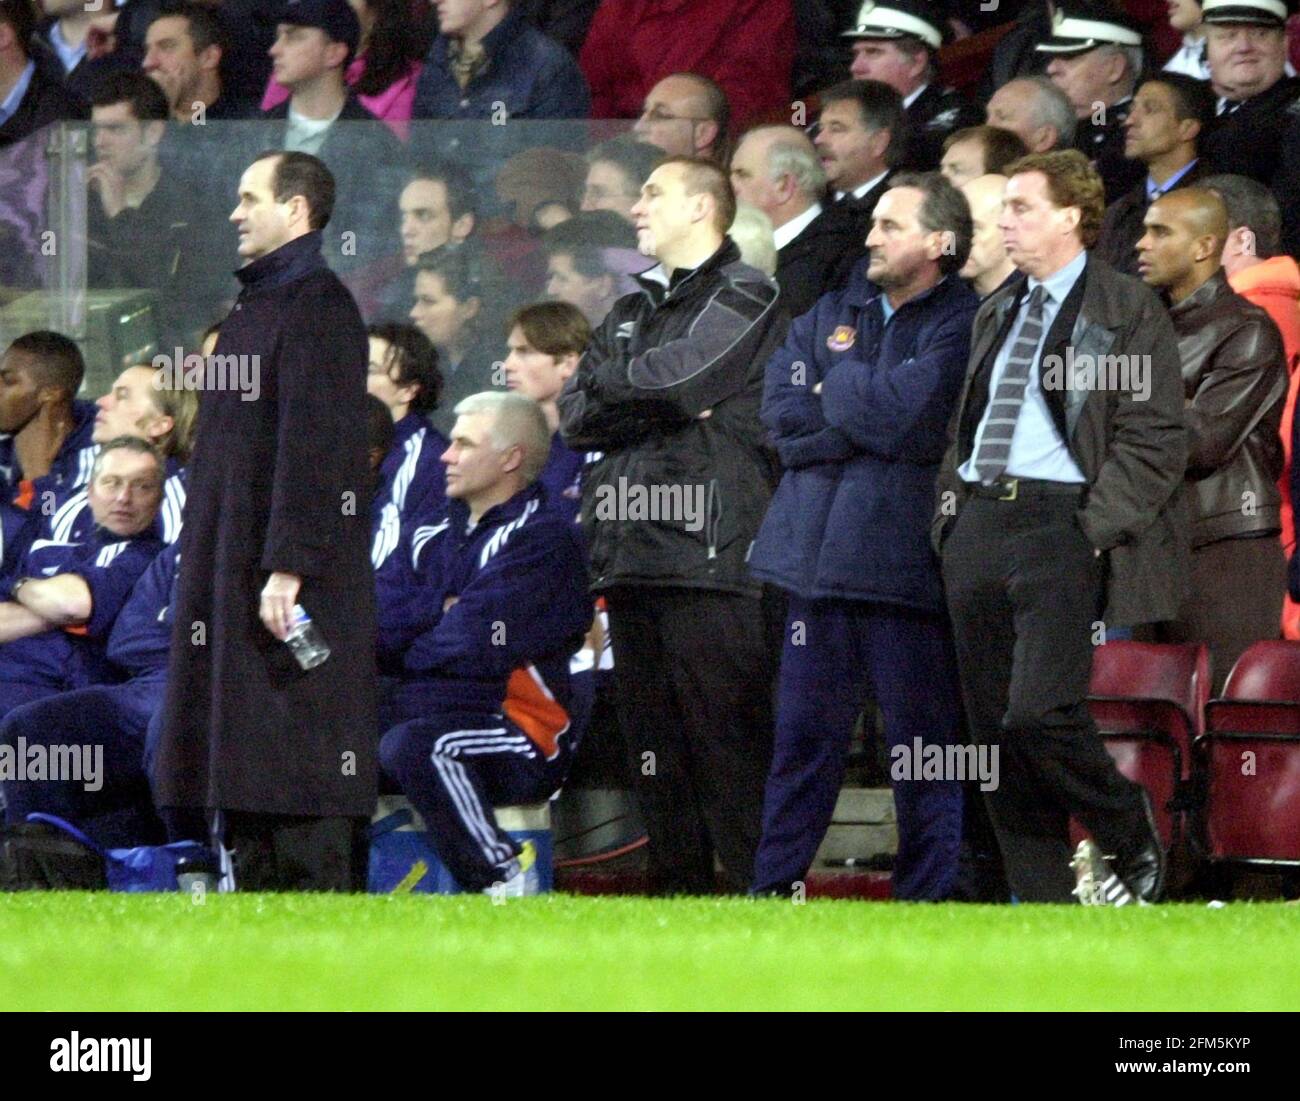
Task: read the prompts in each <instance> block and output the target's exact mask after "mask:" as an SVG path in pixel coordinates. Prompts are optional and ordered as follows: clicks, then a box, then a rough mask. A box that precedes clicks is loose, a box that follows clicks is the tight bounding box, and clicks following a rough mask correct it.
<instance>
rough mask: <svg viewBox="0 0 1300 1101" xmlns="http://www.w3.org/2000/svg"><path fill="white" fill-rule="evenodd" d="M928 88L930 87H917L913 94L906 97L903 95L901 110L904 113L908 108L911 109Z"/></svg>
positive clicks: (910, 93) (925, 85)
mask: <svg viewBox="0 0 1300 1101" xmlns="http://www.w3.org/2000/svg"><path fill="white" fill-rule="evenodd" d="M928 87H930V85H928V84H922V85H921V87H919V88H918V89H917V90H916V91H915V92H909V93H908V94H907V95H905V96H904V97H903V110H904V111H906V110H907V109H908V108H909V107H911V106H912V104H913V103H915V102H916V101H917V100H918V99H919V98H920V97H921V93H922V92H924V91H925V90H926V89H927V88H928Z"/></svg>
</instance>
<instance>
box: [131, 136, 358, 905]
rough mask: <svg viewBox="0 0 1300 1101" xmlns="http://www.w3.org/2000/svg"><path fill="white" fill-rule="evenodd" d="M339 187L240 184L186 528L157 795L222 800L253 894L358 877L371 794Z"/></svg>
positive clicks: (290, 171) (302, 167)
mask: <svg viewBox="0 0 1300 1101" xmlns="http://www.w3.org/2000/svg"><path fill="white" fill-rule="evenodd" d="M333 194H334V185H333V178H332V177H331V176H330V173H329V170H328V169H326V168H325V166H324V165H323V164H322V163H321V162H320V161H319V160H317V159H316V158H315V157H311V156H308V155H306V154H301V153H273V154H269V155H267V156H265V157H263V158H260V159H258V160H256V161H254V163H253V164H252V165H251V166H249V168H248V169H247V170H246V171H245V172H244V174H243V177H242V179H241V180H240V183H239V205H238V206H237V207H236V208H235V211H234V213H233V214H232V215H231V220H232V221H233V222H234V223H235V224H236V226H237V227H238V229H239V254H240V256H241V257H243V258H244V260H245V265H244V267H243V268H242V269H241V270H240V271H239V272H238V273H237V275H238V278H239V280H240V282H241V283H242V284H243V290H242V292H241V294H240V296H239V299H238V300H237V301H236V303H235V306H234V309H233V310H232V311H231V313H230V315H229V316H228V317H227V318H226V320H225V322H224V323H223V324H222V327H221V335H220V339H219V340H218V342H217V346H216V350H215V353H214V356H213V357H211V358H210V359H209V361H208V367H209V371H208V376H209V377H208V378H207V380H206V385H205V388H204V392H203V394H202V397H201V401H200V406H199V422H198V437H197V441H196V445H195V451H194V457H193V462H192V464H191V471H192V474H191V478H190V484H189V499H188V503H187V508H186V513H185V527H184V533H183V535H182V545H181V571H180V580H179V584H178V591H177V598H176V613H175V627H174V630H173V633H172V642H171V665H170V668H169V671H168V685H167V699H166V703H165V704H164V708H163V717H162V730H161V734H160V740H159V749H158V756H157V763H156V780H155V787H156V792H155V794H156V798H157V801H158V804H159V806H161V807H166V808H189V809H191V810H202V811H208V812H210V811H221V812H222V818H223V819H224V830H225V842H226V845H227V847H228V848H230V849H232V850H233V851H234V868H235V876H236V882H237V885H238V886H239V887H240V888H243V889H251V890H258V889H303V890H347V889H352V888H354V887H357V886H360V885H361V884H362V882H363V881H364V871H365V855H366V854H365V848H364V841H363V839H364V827H365V823H366V821H367V820H368V818H369V816H370V815H371V814H372V813H373V810H374V806H375V799H376V762H375V747H374V731H373V727H374V716H375V711H374V675H373V660H374V658H373V655H374V630H375V628H374V595H373V584H374V583H373V578H372V576H371V571H370V566H369V557H368V545H367V544H368V516H369V507H368V504H367V502H366V499H365V497H364V493H365V489H364V487H365V485H366V443H365V416H364V415H363V410H364V406H363V403H364V401H365V392H366V364H367V341H366V331H365V327H364V325H363V324H362V320H361V316H360V314H359V312H358V310H357V307H356V304H355V302H353V300H352V297H351V295H350V294H349V293H348V291H347V290H346V289H345V288H344V286H343V284H342V283H340V282H339V280H338V278H337V277H336V276H335V275H334V274H333V273H332V272H330V271H329V269H328V268H327V267H326V266H325V263H324V260H323V259H322V257H321V252H320V250H321V232H320V231H321V228H322V227H323V226H324V225H325V223H326V222H327V221H328V220H329V216H330V211H331V208H332V206H333ZM228 357H239V358H238V359H231V358H228ZM244 357H247V358H244ZM216 365H220V366H221V367H222V368H223V369H222V371H221V375H223V376H224V377H217V375H218V372H217V371H216V370H215V369H214V367H215V366H216ZM232 365H237V366H238V368H239V370H238V372H235V371H232V370H231V366H232ZM250 368H251V369H250ZM236 374H237V376H238V387H237V388H235V378H236ZM295 604H301V605H302V606H303V607H304V608H305V609H306V610H307V612H308V614H309V615H310V616H311V617H312V619H313V620H314V622H315V624H316V626H317V627H318V628H319V630H320V632H321V634H322V635H323V636H324V639H325V642H326V643H327V644H328V646H329V648H330V656H329V658H328V660H327V661H325V663H324V664H323V665H320V666H318V667H317V668H314V669H311V670H309V671H306V672H304V671H302V670H301V669H300V668H299V666H298V664H297V662H296V660H295V658H294V656H293V654H292V653H291V652H290V650H289V648H288V646H286V645H285V643H284V642H283V641H281V640H282V639H283V638H284V637H285V636H286V635H287V634H288V633H289V627H290V618H291V613H292V609H293V606H294V605H295Z"/></svg>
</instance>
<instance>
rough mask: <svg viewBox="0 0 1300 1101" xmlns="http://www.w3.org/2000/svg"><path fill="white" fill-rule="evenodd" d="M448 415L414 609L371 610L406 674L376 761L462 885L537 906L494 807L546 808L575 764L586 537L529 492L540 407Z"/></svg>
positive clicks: (501, 401) (414, 574) (497, 405)
mask: <svg viewBox="0 0 1300 1101" xmlns="http://www.w3.org/2000/svg"><path fill="white" fill-rule="evenodd" d="M456 415H457V419H456V425H455V428H454V430H453V432H452V435H451V441H452V442H451V446H450V447H448V448H447V451H446V452H445V453H444V455H443V462H444V463H445V464H446V466H447V496H448V497H449V498H451V500H450V502H449V506H448V515H447V520H446V522H444V523H441V524H438V525H436V526H434V527H425V528H421V529H419V530H417V531H416V532H415V533H414V536H413V538H412V539H411V541H410V548H409V552H408V553H403V554H401V556H400V557H401V560H402V561H403V562H404V563H409V565H410V570H409V580H408V582H407V584H408V589H409V592H410V593H411V599H410V600H408V601H405V602H399V601H384V600H382V599H381V601H380V606H381V607H388V608H392V609H395V610H398V611H400V612H402V613H403V614H402V615H401V617H400V619H398V620H397V621H396V622H388V623H382V624H381V632H380V641H381V645H382V646H383V647H384V648H386V649H389V650H393V651H396V652H397V653H399V654H400V655H401V660H402V668H403V676H402V679H401V682H400V683H399V685H398V686H397V688H396V691H395V692H394V693H393V695H392V697H391V698H390V699H389V700H388V701H386V704H385V707H384V709H383V712H382V714H381V728H382V729H383V730H384V731H385V733H384V735H383V740H382V741H381V743H380V749H379V753H380V760H381V762H382V767H383V770H384V774H385V776H386V777H388V778H389V779H390V780H392V781H394V782H395V783H396V784H397V786H398V787H399V788H400V789H401V791H402V792H403V793H404V794H405V795H406V796H407V798H408V799H410V800H411V802H412V804H414V806H415V808H416V810H418V811H419V812H420V815H421V817H422V818H423V819H424V821H425V823H426V825H427V826H428V829H429V836H430V840H431V841H432V842H433V845H434V847H435V848H436V849H437V850H438V855H439V857H440V858H441V859H442V861H443V863H444V864H445V865H446V866H447V868H448V869H449V870H450V871H451V873H452V875H453V876H454V877H455V879H456V882H457V883H458V884H459V885H460V886H461V888H463V889H464V890H469V891H488V890H493V891H495V892H497V893H499V894H502V895H507V896H510V895H525V894H534V893H536V892H537V890H538V889H539V882H538V875H537V872H538V869H537V868H536V857H537V854H536V851H535V850H534V848H533V845H532V842H525V843H524V844H523V845H520V844H519V843H518V842H517V841H515V840H514V839H513V838H511V837H510V835H509V834H507V833H506V832H505V831H504V830H502V829H501V828H500V827H499V826H498V825H497V824H496V822H495V820H494V818H493V815H492V808H493V806H494V805H498V804H508V803H531V802H538V801H541V800H545V799H549V798H550V797H551V796H553V795H554V794H555V793H556V792H557V791H558V790H559V789H560V787H561V785H562V784H563V782H564V777H565V775H566V773H567V772H568V768H569V765H570V763H571V761H572V759H573V752H574V749H575V743H576V740H577V737H578V736H580V732H579V731H576V730H574V729H573V727H572V724H571V722H570V715H571V711H570V708H571V706H572V704H571V688H570V681H569V659H570V658H571V657H572V655H573V654H574V653H576V652H577V650H578V649H579V647H580V646H581V644H582V636H583V634H584V633H585V632H586V630H587V628H588V626H589V625H590V623H591V618H592V613H591V601H590V598H589V596H588V595H587V587H586V572H585V563H584V559H583V553H582V539H581V535H580V534H579V532H578V530H577V528H576V527H575V525H574V524H573V523H572V520H571V518H570V517H569V516H566V515H565V514H564V513H563V512H560V511H557V510H555V509H553V508H551V507H549V505H548V504H547V496H546V492H545V490H544V489H543V488H542V487H541V486H540V485H538V484H537V477H538V475H539V474H540V472H541V470H542V467H543V465H544V464H545V462H546V457H547V453H548V448H549V446H550V440H549V436H550V431H549V429H548V427H547V424H546V418H545V417H544V416H543V415H542V412H541V410H540V409H539V408H538V406H537V403H536V402H534V401H532V400H530V399H529V398H526V397H524V396H523V395H521V394H509V393H501V392H499V391H498V392H492V393H485V394H475V395H472V396H470V397H468V398H466V399H464V400H463V401H461V402H460V404H459V405H457V407H456Z"/></svg>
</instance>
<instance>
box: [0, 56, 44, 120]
mask: <svg viewBox="0 0 1300 1101" xmlns="http://www.w3.org/2000/svg"><path fill="white" fill-rule="evenodd" d="M35 72H36V62H35V61H29V62H27V68H25V69H24V70H23V74H22V76H20V77H19V78H18V83H17V84H15V85H14V86H13V87H12V88H10V89H9V94H8V95H7V96H5V99H4V102H3V103H0V126H3V125H4V124H5V123H6V122H8V121H9V120H10V118H12V117H13V113H14V112H15V111H17V110H18V105H19V104H20V103H22V101H23V96H25V95H26V94H27V87H28V85H30V84H31V82H32V74H33V73H35Z"/></svg>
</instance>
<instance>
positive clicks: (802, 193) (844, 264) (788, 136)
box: [731, 126, 866, 317]
mask: <svg viewBox="0 0 1300 1101" xmlns="http://www.w3.org/2000/svg"><path fill="white" fill-rule="evenodd" d="M731 178H732V187H735V188H736V198H737V199H740V200H741V201H745V203H750V204H753V205H755V207H758V208H759V209H761V211H762V212H763V213H764V214H767V216H768V217H770V218H771V220H772V227H774V230H775V234H774V235H775V238H776V285H777V286H779V287H780V289H781V302H783V303H784V304H785V308H787V309H789V312H790V316H792V317H798V316H800V315H801V313H805V312H807V311H809V309H811V308H813V304H814V303H815V302H816V300H818V299H819V298H820V296H822V295H823V294H826V292H827V291H831V290H837V289H839V287H841V286H844V283H845V282H846V281H848V278H849V273H850V272H852V270H853V265H854V264H855V263H857V261H858V260H859V259H861V257H862V255H863V252H865V251H866V247H865V244H863V240H862V234H861V233H858V230H857V225H855V224H854V222H853V221H852V220H849V218H837V217H833V214H832V213H831V212H827V211H826V209H824V208H823V207H822V198H823V196H824V195H826V169H823V168H822V160H820V157H819V156H818V151H816V148H815V147H814V146H813V142H811V140H810V139H809V136H807V135H806V134H805V133H803V131H802V130H798V129H796V127H794V126H758V127H755V129H753V130H750V131H749V133H748V134H745V136H744V138H741V139H740V144H738V146H737V147H736V152H735V153H733V156H732V162H731Z"/></svg>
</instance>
